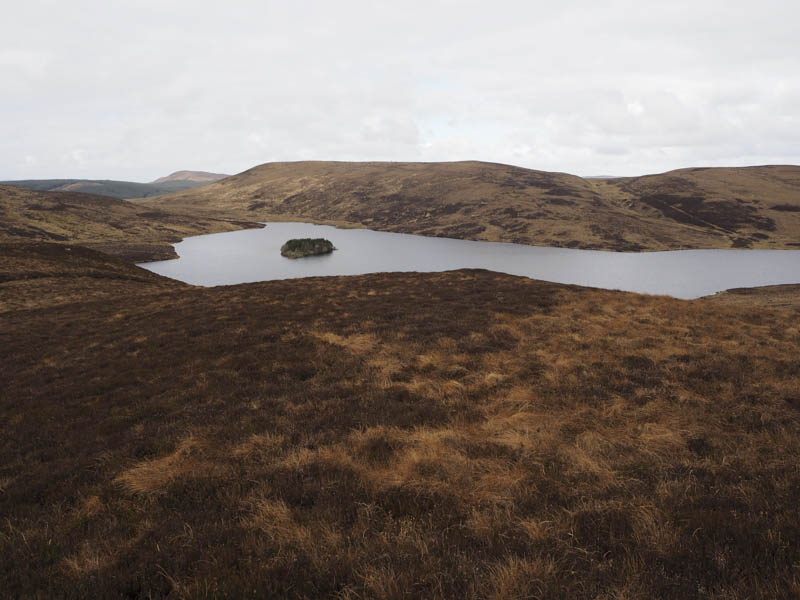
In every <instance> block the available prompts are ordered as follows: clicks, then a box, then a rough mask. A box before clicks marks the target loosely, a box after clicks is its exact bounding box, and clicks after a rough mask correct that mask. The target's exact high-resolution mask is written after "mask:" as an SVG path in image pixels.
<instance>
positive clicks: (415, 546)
mask: <svg viewBox="0 0 800 600" xmlns="http://www.w3.org/2000/svg"><path fill="white" fill-rule="evenodd" d="M21 246H22V245H18V246H16V247H15V248H16V249H17V250H19V249H20V248H21ZM5 251H7V248H3V247H0V253H2V252H5ZM48 252H52V254H48ZM23 255H24V256H32V255H36V256H39V257H40V259H37V260H40V263H39V265H38V266H36V267H35V268H29V267H24V266H23V267H20V268H19V269H18V272H19V273H20V274H25V273H30V272H34V271H35V273H36V274H37V275H38V276H43V275H47V274H48V273H50V274H51V275H52V276H53V277H52V281H53V285H52V286H51V287H50V290H49V292H48V291H47V290H44V289H39V290H37V291H36V304H35V306H29V305H26V304H25V303H24V302H22V301H21V297H20V295H19V293H18V292H19V289H18V288H13V289H11V288H9V287H8V286H6V285H5V284H0V305H2V303H3V300H4V298H6V294H9V293H10V294H12V295H13V297H14V298H15V299H16V300H15V302H16V306H18V307H19V308H16V309H11V310H7V311H6V312H4V313H3V315H2V322H3V327H2V328H0V348H3V352H4V356H3V369H2V370H0V389H2V390H3V393H2V394H0V514H2V515H3V523H2V527H1V528H0V556H2V557H3V560H2V561H0V589H3V590H4V593H5V594H6V595H8V596H10V597H43V598H44V597H54V596H56V597H74V598H80V597H90V596H91V597H104V598H115V597H122V598H159V597H166V596H170V597H173V596H177V597H187V598H191V597H253V598H258V597H294V598H302V597H309V598H352V599H355V598H377V599H381V598H398V597H411V598H509V599H510V598H526V597H545V598H575V599H583V598H587V599H588V598H598V597H604V598H622V597H625V598H664V599H670V598H676V599H677V598H680V599H681V600H684V599H687V598H701V597H720V598H721V597H729V598H788V597H793V596H796V595H797V592H798V589H799V588H798V586H800V580H798V575H797V570H796V565H797V564H799V563H800V546H798V545H797V544H795V543H793V540H797V539H798V538H800V518H798V512H797V510H796V503H797V492H798V489H800V466H798V461H797V456H798V453H800V398H798V394H797V390H798V389H800V359H798V357H800V330H798V327H797V322H798V321H797V313H796V312H790V311H768V310H767V311H765V310H749V309H746V310H742V309H738V308H731V307H726V306H721V305H716V304H712V303H708V302H705V301H691V302H686V301H680V300H674V299H670V298H658V297H649V296H638V295H635V294H626V293H619V292H609V291H601V290H591V289H586V288H578V287H572V286H561V285H555V284H547V283H543V282H536V281H531V280H526V279H523V278H516V277H511V276H507V275H500V274H496V273H490V272H485V271H457V272H450V273H428V274H415V273H407V274H375V275H366V276H359V277H340V278H339V277H334V278H317V279H305V280H292V281H275V282H265V283H257V284H247V285H239V286H230V287H224V288H212V289H204V288H192V287H190V286H185V285H182V284H173V285H174V287H173V288H168V287H164V286H162V282H160V281H159V280H157V279H155V278H152V276H150V275H149V274H144V273H142V278H143V280H142V281H141V282H140V284H141V285H142V286H143V290H142V292H141V293H136V294H134V293H132V291H131V289H130V288H129V287H128V288H124V289H123V288H120V289H119V290H118V291H117V292H114V291H113V288H109V293H108V294H106V295H104V296H102V297H95V296H94V294H95V292H96V291H97V288H94V287H90V288H87V289H86V293H85V294H83V295H82V296H81V295H75V296H74V300H73V301H70V302H66V303H65V302H63V301H62V300H61V299H59V294H60V291H59V290H60V289H61V283H63V280H64V278H65V277H61V275H63V274H66V273H69V277H71V278H72V279H74V280H75V281H78V282H84V283H90V282H92V281H95V282H98V281H99V282H107V283H109V284H115V281H116V280H115V279H114V278H113V277H114V276H115V275H118V276H120V277H122V278H123V279H122V280H121V281H127V282H128V283H129V284H130V285H135V282H134V281H133V280H132V279H131V276H132V274H133V273H134V272H135V270H133V268H132V267H127V266H124V265H120V264H119V263H113V262H109V261H108V259H107V257H102V256H99V255H97V254H96V253H95V254H93V253H88V251H87V253H86V254H82V255H81V257H80V259H79V264H72V263H67V264H61V263H60V261H62V260H63V261H69V260H72V259H71V258H69V256H68V255H69V253H68V252H66V249H64V248H61V247H59V248H55V249H51V250H47V249H46V248H39V249H31V250H30V251H28V252H25V253H23ZM13 260H14V259H13V257H12V262H13ZM47 265H49V266H47ZM48 269H49V271H48ZM81 272H83V273H84V274H85V276H83V277H79V276H78V275H80V274H81ZM93 274H104V275H103V276H102V277H99V278H94V276H93ZM43 279H46V277H45V278H43ZM151 286H158V287H157V288H155V289H151ZM73 291H77V289H75V290H73ZM51 301H52V302H51ZM454 316H455V317H457V318H454Z"/></svg>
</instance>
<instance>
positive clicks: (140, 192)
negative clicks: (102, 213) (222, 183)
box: [0, 176, 219, 199]
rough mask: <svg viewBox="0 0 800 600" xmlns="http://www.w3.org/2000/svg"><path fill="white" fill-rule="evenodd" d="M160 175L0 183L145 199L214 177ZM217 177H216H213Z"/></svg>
mask: <svg viewBox="0 0 800 600" xmlns="http://www.w3.org/2000/svg"><path fill="white" fill-rule="evenodd" d="M170 177H171V176H170ZM170 177H167V178H162V179H164V181H162V180H157V181H154V182H153V183H137V182H135V181H114V180H110V179H102V180H100V179H26V180H19V181H0V185H10V186H14V187H22V188H26V189H30V190H38V191H49V192H81V193H86V194H99V195H102V196H111V197H112V198H122V199H126V198H147V197H148V196H158V195H161V194H171V193H172V192H178V191H180V190H188V189H193V188H197V187H200V186H203V185H206V184H207V183H209V182H210V181H216V179H191V178H189V179H183V178H170ZM217 179H219V178H217Z"/></svg>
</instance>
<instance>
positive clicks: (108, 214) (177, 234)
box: [0, 185, 261, 262]
mask: <svg viewBox="0 0 800 600" xmlns="http://www.w3.org/2000/svg"><path fill="white" fill-rule="evenodd" d="M246 227H261V225H259V224H257V223H253V222H242V221H235V220H229V219H225V218H217V217H208V216H204V215H192V214H188V213H181V212H180V211H174V210H170V211H164V210H158V209H152V208H148V207H144V206H140V205H137V204H133V203H131V202H126V201H124V200H120V199H117V198H110V197H108V196H99V195H96V194H84V193H80V192H47V191H37V190H28V189H25V188H18V187H12V186H4V185H0V242H15V241H48V242H57V243H63V244H80V245H82V246H85V247H87V248H94V249H96V250H101V251H103V252H106V253H108V254H112V255H115V256H121V257H124V258H127V259H129V260H131V261H134V262H144V261H148V260H165V259H168V258H176V257H177V254H176V253H175V249H174V248H173V247H172V244H173V243H175V242H179V241H180V240H181V239H183V238H184V237H186V236H190V235H200V234H204V233H218V232H221V231H234V230H237V229H242V228H246Z"/></svg>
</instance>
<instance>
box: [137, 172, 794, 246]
mask: <svg viewBox="0 0 800 600" xmlns="http://www.w3.org/2000/svg"><path fill="white" fill-rule="evenodd" d="M134 202H136V203H138V204H141V205H144V206H150V207H152V209H155V210H157V211H162V210H165V209H168V210H175V209H177V210H181V211H183V212H185V213H189V214H193V215H206V216H208V217H216V218H225V219H233V218H235V219H243V220H245V221H254V220H255V221H270V220H277V221H312V222H315V223H329V224H333V225H341V226H350V227H369V228H370V229H376V230H380V231H396V232H403V233H416V234H421V235H432V236H444V237H450V238H462V239H472V240H490V241H502V242H516V243H520V244H532V245H535V246H561V247H569V248H594V249H604V250H619V251H625V252H635V251H640V250H676V249H681V248H771V249H791V248H797V247H800V241H798V240H800V167H798V166H791V165H773V166H760V167H735V168H694V169H679V170H677V171H670V172H668V173H661V174H659V175H647V176H644V177H623V178H618V179H584V178H581V177H577V176H575V175H569V174H567V173H550V172H547V171H536V170H533V169H523V168H521V167H514V166H511V165H502V164H494V163H485V162H477V161H464V162H451V163H386V162H363V163H356V162H323V161H306V162H283V163H267V164H264V165H260V166H257V167H254V168H252V169H249V170H247V171H245V172H244V173H240V174H238V175H234V176H233V177H228V178H226V179H223V180H222V181H219V182H216V183H212V184H210V185H207V186H204V187H202V188H198V189H193V190H187V191H182V192H176V193H174V194H170V195H167V196H160V197H155V198H143V199H137V200H134Z"/></svg>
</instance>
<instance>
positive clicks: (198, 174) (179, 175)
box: [153, 171, 230, 183]
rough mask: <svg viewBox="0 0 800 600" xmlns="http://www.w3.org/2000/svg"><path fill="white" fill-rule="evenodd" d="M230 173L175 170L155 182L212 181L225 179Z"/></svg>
mask: <svg viewBox="0 0 800 600" xmlns="http://www.w3.org/2000/svg"><path fill="white" fill-rule="evenodd" d="M226 177H230V175H223V174H222V173H209V172H208V171H175V172H174V173H172V174H171V175H167V176H166V177H159V178H158V179H156V180H155V181H153V183H166V182H168V181H192V182H198V183H212V182H214V181H219V180H220V179H225V178H226Z"/></svg>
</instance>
